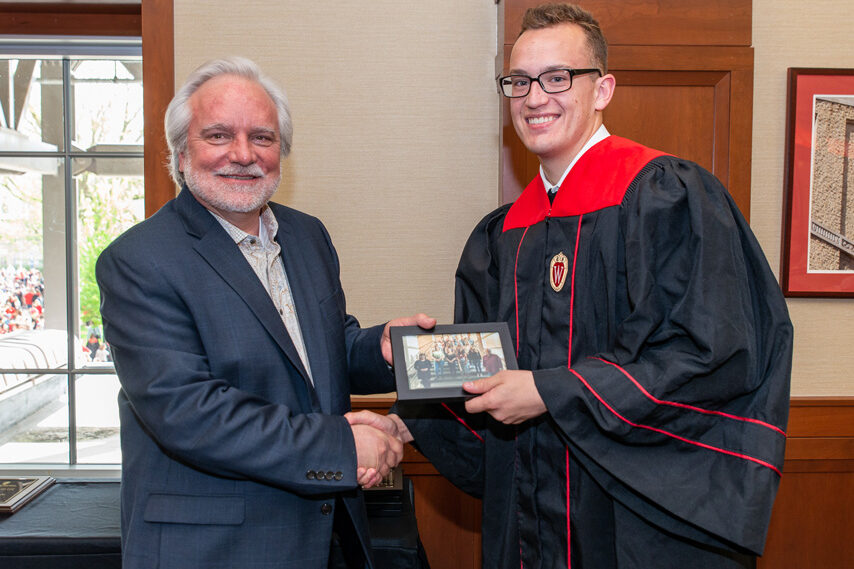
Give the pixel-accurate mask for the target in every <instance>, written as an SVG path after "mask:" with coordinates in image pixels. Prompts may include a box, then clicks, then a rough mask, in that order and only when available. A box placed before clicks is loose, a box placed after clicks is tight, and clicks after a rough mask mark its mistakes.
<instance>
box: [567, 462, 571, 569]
mask: <svg viewBox="0 0 854 569" xmlns="http://www.w3.org/2000/svg"><path fill="white" fill-rule="evenodd" d="M566 567H567V569H572V540H571V539H570V524H569V447H566Z"/></svg>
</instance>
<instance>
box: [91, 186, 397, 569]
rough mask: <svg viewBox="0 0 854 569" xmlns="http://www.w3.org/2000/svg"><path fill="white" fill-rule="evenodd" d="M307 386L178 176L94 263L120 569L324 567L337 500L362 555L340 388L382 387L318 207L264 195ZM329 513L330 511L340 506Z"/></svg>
mask: <svg viewBox="0 0 854 569" xmlns="http://www.w3.org/2000/svg"><path fill="white" fill-rule="evenodd" d="M269 206H270V208H271V209H272V211H273V213H274V214H275V215H276V219H277V220H278V223H279V231H278V234H277V236H276V237H277V241H278V243H279V244H280V245H281V247H282V257H283V260H284V263H285V268H286V271H287V275H288V279H289V282H290V285H291V289H292V294H293V297H294V302H295V305H296V310H297V314H298V316H299V320H300V326H301V328H302V333H303V336H304V341H305V345H306V350H307V352H308V359H309V363H310V365H311V370H312V376H313V378H314V385H312V384H311V382H310V381H309V379H308V376H307V374H306V372H305V369H304V367H303V365H302V363H301V361H300V358H299V356H298V355H297V351H296V349H295V348H294V345H293V343H292V342H291V340H290V337H289V336H288V333H287V330H286V328H285V326H284V324H283V323H282V320H281V317H280V316H279V313H278V312H277V310H276V309H275V307H274V305H273V303H272V301H271V300H270V297H269V295H268V294H267V292H266V291H265V290H264V287H263V286H262V284H261V282H260V281H259V280H258V278H257V277H256V275H255V273H254V272H253V271H252V268H251V267H250V266H249V264H248V263H247V262H246V260H245V258H244V257H243V255H242V254H241V252H240V250H239V249H238V247H237V245H236V244H235V243H234V241H233V240H232V239H231V238H230V237H229V236H228V234H227V233H226V232H225V230H224V229H223V228H222V227H221V226H220V224H219V223H218V222H217V221H216V220H215V219H214V218H213V216H212V215H211V214H210V213H209V212H208V211H207V210H206V209H205V208H204V207H203V206H202V205H201V204H200V203H199V202H198V201H197V200H196V199H195V198H194V197H193V196H192V194H190V192H189V191H188V190H187V189H186V188H185V189H184V190H183V191H182V192H181V193H180V195H179V196H178V197H177V198H175V199H174V200H171V201H170V202H169V203H167V204H166V205H165V206H164V207H163V208H162V209H160V211H158V212H157V213H156V214H155V215H153V216H152V217H151V218H149V219H148V220H146V221H143V222H142V223H140V224H138V225H136V226H134V227H133V228H131V229H130V230H128V231H127V232H126V233H124V234H123V235H122V236H120V237H119V238H118V239H116V240H115V241H114V242H113V243H112V244H111V245H110V246H109V247H108V248H107V249H106V250H104V252H103V254H102V255H101V257H100V258H99V259H98V264H97V270H96V272H97V279H98V284H99V286H100V288H101V314H102V317H103V319H104V335H105V338H106V340H107V342H109V344H110V348H111V350H112V355H113V359H114V361H115V365H116V371H117V373H118V376H119V379H120V381H121V385H122V389H121V392H120V393H119V408H120V417H121V445H122V461H123V469H122V555H123V567H124V569H135V568H146V569H150V568H153V567H158V568H161V569H165V568H169V567H175V568H180V569H188V568H193V567H199V568H205V569H212V568H219V567H223V568H225V567H235V568H240V569H250V568H256V567H257V568H261V567H264V568H270V567H276V568H288V567H293V568H299V569H305V568H315V567H316V568H319V569H320V568H322V569H326V563H327V556H328V553H329V547H330V538H331V534H332V522H333V517H334V509H335V508H336V507H337V506H336V497H338V498H340V500H339V501H338V502H337V503H338V504H343V505H344V506H345V507H346V509H347V512H348V513H349V515H350V517H351V519H352V521H353V525H354V526H355V528H356V533H357V535H358V536H359V538H360V541H361V544H362V548H363V550H364V551H365V554H366V555H367V556H368V557H370V553H369V550H370V547H369V538H368V532H367V516H366V514H365V510H364V504H363V502H362V497H361V491H360V490H359V489H358V483H357V481H356V450H355V445H354V441H353V436H352V432H351V430H350V427H349V426H348V424H347V421H346V419H344V418H343V417H342V416H341V415H342V414H343V413H345V412H347V411H348V410H349V409H350V394H351V393H381V392H388V391H392V390H393V389H394V382H393V377H392V375H391V373H390V371H389V369H388V366H387V365H386V363H385V361H384V360H383V358H382V355H381V353H380V349H379V345H380V337H381V334H382V326H375V327H373V328H369V329H364V330H363V329H361V328H360V327H359V324H358V322H357V321H356V319H355V318H353V317H352V316H350V315H348V314H347V313H346V311H345V303H344V293H343V291H342V289H341V283H340V280H339V267H338V258H337V255H336V253H335V249H334V247H333V246H332V243H331V241H330V239H329V235H328V234H327V232H326V230H325V228H324V227H323V225H322V224H321V223H320V221H319V220H317V219H316V218H314V217H311V216H309V215H306V214H303V213H300V212H298V211H295V210H293V209H290V208H287V207H284V206H281V205H278V204H274V203H270V204H269ZM339 514H341V512H339Z"/></svg>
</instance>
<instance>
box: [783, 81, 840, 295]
mask: <svg viewBox="0 0 854 569" xmlns="http://www.w3.org/2000/svg"><path fill="white" fill-rule="evenodd" d="M788 84H789V88H788V108H787V113H786V115H787V128H786V130H787V132H786V164H785V168H786V170H785V183H784V186H785V203H784V207H783V216H784V219H783V247H782V251H783V254H782V267H781V271H780V277H781V284H782V287H783V292H784V294H785V295H786V296H829V297H834V296H836V297H851V296H854V69H806V68H789V73H788Z"/></svg>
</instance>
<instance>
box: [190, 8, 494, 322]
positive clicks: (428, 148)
mask: <svg viewBox="0 0 854 569" xmlns="http://www.w3.org/2000/svg"><path fill="white" fill-rule="evenodd" d="M174 6H175V54H176V55H175V59H176V61H175V76H176V83H177V84H180V83H182V82H183V80H184V79H185V78H186V76H187V74H188V73H189V72H190V71H191V70H192V69H193V68H194V67H196V66H197V65H198V64H200V63H202V62H203V61H205V60H207V59H209V58H212V57H218V56H223V55H230V54H238V55H244V56H246V57H250V58H251V59H254V60H255V61H256V62H257V63H258V64H259V65H260V66H261V67H262V68H263V69H264V70H265V72H267V73H268V74H269V75H271V76H272V77H274V78H275V79H276V80H278V81H279V83H280V84H282V85H283V86H284V87H285V89H286V90H287V93H288V97H289V99H290V103H291V109H292V114H293V116H294V146H293V153H292V154H291V156H290V157H289V158H288V159H287V160H286V161H285V163H284V166H283V176H282V184H281V187H280V189H279V192H278V193H277V195H276V196H275V197H274V199H275V200H276V201H279V202H281V203H285V204H287V205H291V206H293V207H296V208H297V209H300V210H303V211H306V212H308V213H311V214H313V215H316V216H318V217H319V218H320V219H322V220H323V222H324V223H325V224H326V226H327V228H328V229H329V232H330V234H331V235H332V239H333V241H334V243H335V245H336V247H337V249H338V254H339V256H340V259H341V268H342V280H343V283H344V290H345V292H346V293H347V301H348V310H349V311H350V312H351V313H352V314H354V315H355V316H357V317H358V318H359V319H360V320H361V321H362V323H363V324H373V323H376V322H379V321H381V320H385V319H388V318H390V317H393V316H402V315H404V314H410V313H413V312H415V311H417V310H423V311H426V312H428V313H430V314H432V315H435V316H437V317H438V318H440V320H441V321H442V322H444V323H447V322H450V319H451V316H452V305H453V275H454V270H455V268H456V263H457V261H458V259H459V255H460V251H461V250H462V246H463V244H464V242H465V240H466V238H467V237H468V234H469V232H470V231H471V230H472V228H473V227H474V226H475V224H476V223H477V221H478V220H479V219H480V218H481V217H482V216H483V215H484V214H485V213H486V212H488V211H489V210H491V209H493V208H494V207H496V206H497V205H498V131H499V129H498V121H499V114H498V98H497V95H496V92H495V90H494V88H493V86H492V85H493V80H494V77H495V71H494V67H495V63H494V62H495V54H496V53H497V37H496V29H497V8H496V5H495V3H494V1H493V0H466V1H464V2H461V1H460V0H430V1H429V2H401V1H400V0H371V1H370V2H352V1H350V0H325V1H323V2H318V1H317V0H291V1H288V2H270V1H269V0H249V1H244V2H239V3H235V2H234V1H233V0H210V1H205V2H199V1H198V0H175V3H174Z"/></svg>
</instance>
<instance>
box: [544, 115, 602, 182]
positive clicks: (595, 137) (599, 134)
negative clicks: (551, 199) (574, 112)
mask: <svg viewBox="0 0 854 569" xmlns="http://www.w3.org/2000/svg"><path fill="white" fill-rule="evenodd" d="M608 136H610V133H609V132H608V129H607V128H605V125H604V124H603V125H600V126H599V128H598V129H596V132H594V133H593V136H591V137H590V138H589V139H587V142H586V143H584V146H582V147H581V151H580V152H579V153H578V154H576V155H575V158H573V159H572V162H570V163H569V166H567V167H566V170H564V171H563V176H561V177H560V180H558V181H557V183H556V184H552V183H551V182H550V181H549V180H548V178H546V173H545V172H544V171H543V165H542V164H540V177H541V178H542V179H543V186H545V188H546V191H547V192H548V193H554V192H556V191H558V189H559V188H560V185H561V184H563V181H564V180H565V179H566V175H567V174H569V171H570V170H572V167H573V166H575V163H576V162H578V159H579V158H581V156H582V155H583V154H584V153H585V152H587V151H588V150H589V149H590V147H591V146H593V145H594V144H596V143H597V142H601V141H603V140H605V139H606V138H608Z"/></svg>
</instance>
